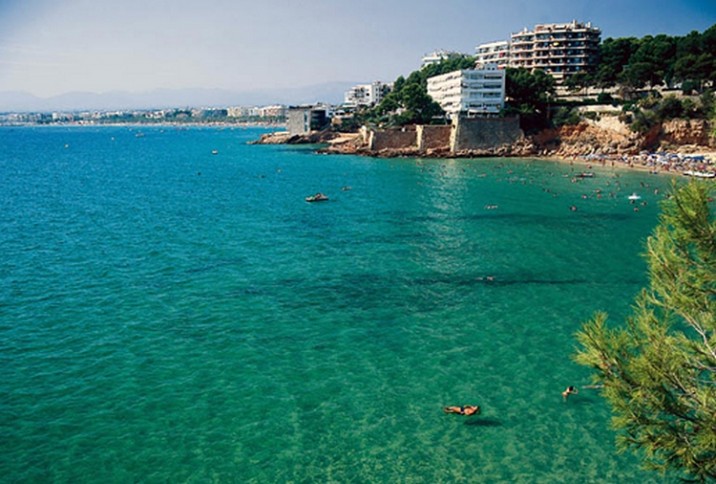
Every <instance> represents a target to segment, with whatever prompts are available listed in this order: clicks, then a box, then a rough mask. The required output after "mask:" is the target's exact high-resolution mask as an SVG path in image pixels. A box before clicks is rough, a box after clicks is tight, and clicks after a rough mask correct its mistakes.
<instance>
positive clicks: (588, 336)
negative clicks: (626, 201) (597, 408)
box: [575, 181, 716, 482]
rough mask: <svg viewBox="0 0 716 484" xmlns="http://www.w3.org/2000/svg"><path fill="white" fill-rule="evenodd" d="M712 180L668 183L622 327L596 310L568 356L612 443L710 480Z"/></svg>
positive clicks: (714, 317) (714, 468)
mask: <svg viewBox="0 0 716 484" xmlns="http://www.w3.org/2000/svg"><path fill="white" fill-rule="evenodd" d="M710 192H712V186H710V184H705V183H703V182H701V183H699V182H696V181H693V182H690V183H689V184H688V185H685V186H682V187H680V188H676V186H674V188H673V194H672V196H671V197H670V198H669V199H668V200H666V201H664V202H663V205H662V215H661V218H660V223H659V225H658V226H657V227H656V229H655V231H654V233H653V235H652V236H651V237H649V239H648V241H647V250H646V254H645V257H646V259H647V262H648V265H649V278H650V283H649V287H647V288H645V289H644V290H643V291H642V292H641V294H640V295H639V296H637V298H636V304H635V305H634V309H633V314H632V316H631V317H630V318H628V320H627V324H626V327H624V328H608V327H607V325H606V320H607V315H606V314H605V313H598V314H596V315H595V316H594V318H593V319H592V320H591V321H589V322H587V323H586V324H584V326H583V328H582V330H581V331H580V332H579V333H577V340H578V341H579V343H580V345H581V348H580V349H579V351H578V353H577V354H576V356H575V360H576V361H577V362H578V363H580V364H582V365H585V366H589V367H591V368H593V369H594V370H596V372H595V374H594V376H593V379H594V382H595V383H597V384H601V385H603V389H602V394H603V396H604V397H605V398H606V399H607V401H608V402H609V404H610V405H611V407H612V410H613V413H614V416H613V420H612V423H613V426H614V427H615V428H616V429H617V431H618V432H619V435H618V437H617V444H618V446H619V448H620V449H633V450H641V451H642V452H641V454H642V455H643V458H644V462H645V465H646V467H647V468H650V469H657V470H660V471H662V472H665V471H667V470H672V471H675V472H677V473H678V474H679V475H681V476H683V477H684V478H687V479H691V480H698V481H702V482H703V481H708V480H713V479H716V223H715V222H714V219H713V216H712V214H711V212H710V209H709V201H710V200H711V199H710Z"/></svg>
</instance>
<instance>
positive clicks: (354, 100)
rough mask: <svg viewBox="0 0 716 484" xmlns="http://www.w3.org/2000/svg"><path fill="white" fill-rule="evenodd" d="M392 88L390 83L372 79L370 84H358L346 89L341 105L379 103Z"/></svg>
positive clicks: (352, 105)
mask: <svg viewBox="0 0 716 484" xmlns="http://www.w3.org/2000/svg"><path fill="white" fill-rule="evenodd" d="M392 88H393V85H392V84H386V83H384V82H380V81H374V82H371V83H370V84H358V85H357V86H353V87H352V88H350V89H349V90H348V91H346V93H345V95H344V97H343V105H344V106H346V107H349V108H357V107H359V106H368V107H370V106H375V105H377V104H380V102H381V101H382V100H383V97H384V96H385V95H386V94H388V93H389V92H390V91H391V89H392Z"/></svg>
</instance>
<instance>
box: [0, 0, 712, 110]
mask: <svg viewBox="0 0 716 484" xmlns="http://www.w3.org/2000/svg"><path fill="white" fill-rule="evenodd" d="M573 19H576V20H578V21H582V22H587V21H591V22H592V24H593V25H594V26H597V27H599V28H600V29H601V30H602V38H603V39H604V38H607V37H626V36H635V37H642V36H644V35H648V34H659V33H665V34H669V35H684V34H687V33H688V32H690V31H692V30H698V31H703V30H705V29H707V28H708V27H710V26H712V25H713V24H715V23H716V0H648V1H646V0H539V1H538V0H434V1H428V0H362V1H355V0H350V1H349V0H303V1H298V0H252V1H248V0H233V1H232V0H201V1H199V0H121V1H115V0H0V91H24V92H27V93H30V94H33V95H35V96H39V97H50V96H56V95H59V94H63V93H66V92H72V91H86V92H93V93H104V92H109V91H129V92H146V91H151V90H154V89H184V88H216V89H227V90H232V91H246V90H255V89H267V88H270V89H284V88H288V87H295V86H310V85H314V84H321V83H326V82H334V81H335V82H339V81H340V82H355V83H363V82H370V81H373V80H382V81H385V82H391V81H393V80H395V78H396V77H398V76H399V75H407V74H409V73H410V72H412V71H413V70H415V69H417V68H419V66H420V59H421V57H422V56H423V55H424V54H426V53H429V52H432V51H434V50H436V49H447V50H454V51H459V52H465V53H468V54H474V52H475V46H477V45H478V44H480V43H483V42H489V41H493V40H501V39H507V38H509V35H510V33H512V32H517V31H519V30H521V29H523V28H524V27H530V28H531V27H533V26H534V25H535V24H537V23H552V22H569V21H571V20H573Z"/></svg>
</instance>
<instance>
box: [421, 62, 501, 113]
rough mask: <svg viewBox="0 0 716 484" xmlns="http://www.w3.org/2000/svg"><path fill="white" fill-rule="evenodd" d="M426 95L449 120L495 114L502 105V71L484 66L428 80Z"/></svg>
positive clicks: (495, 67)
mask: <svg viewBox="0 0 716 484" xmlns="http://www.w3.org/2000/svg"><path fill="white" fill-rule="evenodd" d="M428 94H429V95H430V97H432V98H433V100H435V102H437V103H438V104H439V105H440V107H441V108H443V110H445V112H446V113H447V114H448V116H449V117H450V118H454V117H456V116H458V115H463V116H468V117H469V116H480V115H487V114H498V113H499V112H500V110H502V108H504V106H505V71H504V69H498V68H497V65H496V64H487V65H485V66H484V67H483V68H482V69H466V70H461V71H453V72H448V73H447V74H442V75H440V76H434V77H429V78H428Z"/></svg>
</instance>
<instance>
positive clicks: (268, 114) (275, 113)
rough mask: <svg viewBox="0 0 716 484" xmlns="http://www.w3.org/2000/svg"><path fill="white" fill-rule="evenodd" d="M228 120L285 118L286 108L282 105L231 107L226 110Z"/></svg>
mask: <svg viewBox="0 0 716 484" xmlns="http://www.w3.org/2000/svg"><path fill="white" fill-rule="evenodd" d="M226 111H227V116H228V117H230V118H285V117H286V114H287V112H288V108H287V107H286V106H284V105H282V104H275V105H271V106H233V107H230V108H227V109H226Z"/></svg>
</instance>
